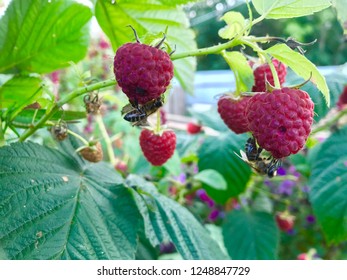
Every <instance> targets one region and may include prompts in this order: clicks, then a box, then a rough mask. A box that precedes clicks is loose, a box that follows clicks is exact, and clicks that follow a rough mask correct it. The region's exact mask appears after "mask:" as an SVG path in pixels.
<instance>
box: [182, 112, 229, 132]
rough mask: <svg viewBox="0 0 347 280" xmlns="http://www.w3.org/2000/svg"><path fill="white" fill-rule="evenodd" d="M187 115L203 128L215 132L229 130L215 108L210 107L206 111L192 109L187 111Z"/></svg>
mask: <svg viewBox="0 0 347 280" xmlns="http://www.w3.org/2000/svg"><path fill="white" fill-rule="evenodd" d="M188 111H189V113H190V114H191V115H192V116H193V117H194V118H195V119H196V120H198V121H199V122H201V124H202V125H203V126H207V127H209V128H212V129H214V130H217V131H222V132H223V131H227V130H228V129H229V128H228V127H227V126H226V125H225V123H224V122H223V121H222V119H221V117H220V115H219V113H218V111H217V106H215V107H212V108H210V109H207V110H200V111H197V110H194V109H193V108H189V109H188Z"/></svg>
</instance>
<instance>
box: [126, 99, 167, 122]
mask: <svg viewBox="0 0 347 280" xmlns="http://www.w3.org/2000/svg"><path fill="white" fill-rule="evenodd" d="M163 104H164V100H163V97H162V96H160V97H158V98H156V99H153V100H151V101H149V102H147V103H145V104H143V105H139V104H132V103H129V104H127V105H125V106H124V107H123V109H122V115H124V119H125V120H126V121H128V122H131V123H132V125H136V126H146V125H148V122H147V117H148V116H150V115H152V114H154V113H155V112H156V111H157V110H158V109H159V108H160V107H162V106H163Z"/></svg>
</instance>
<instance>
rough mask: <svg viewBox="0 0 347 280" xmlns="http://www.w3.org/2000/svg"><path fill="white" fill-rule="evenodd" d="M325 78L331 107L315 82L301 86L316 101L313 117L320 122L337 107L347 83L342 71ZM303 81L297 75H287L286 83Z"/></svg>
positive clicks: (293, 83) (291, 83)
mask: <svg viewBox="0 0 347 280" xmlns="http://www.w3.org/2000/svg"><path fill="white" fill-rule="evenodd" d="M325 79H326V82H327V85H328V88H329V93H330V94H329V95H330V107H328V106H327V104H326V102H324V97H323V94H322V92H321V91H320V90H319V89H317V87H316V86H315V85H314V84H313V83H311V82H308V83H307V84H305V85H304V86H303V87H301V88H300V89H302V90H304V91H306V92H307V93H308V94H309V95H310V97H311V99H312V101H313V103H314V116H313V117H314V121H315V122H316V123H317V122H319V121H320V120H321V119H322V118H324V117H325V116H326V114H327V113H328V112H329V111H330V109H331V108H334V107H335V105H336V102H337V100H338V99H339V96H340V94H341V93H342V91H343V88H344V86H345V85H346V84H347V77H346V75H343V74H342V73H335V74H329V75H327V76H325ZM302 82H303V80H302V79H301V78H299V77H298V76H296V75H291V74H289V75H287V78H286V84H289V85H296V84H300V83H302Z"/></svg>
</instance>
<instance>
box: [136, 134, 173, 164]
mask: <svg viewBox="0 0 347 280" xmlns="http://www.w3.org/2000/svg"><path fill="white" fill-rule="evenodd" d="M140 146H141V149H142V152H143V154H144V156H145V158H146V159H147V160H148V161H149V162H150V163H151V164H152V165H155V166H160V165H163V164H164V163H165V162H166V161H167V160H168V159H169V158H171V157H172V155H173V153H174V151H175V148H176V134H175V133H174V132H173V131H171V130H166V131H164V132H163V133H162V134H161V135H158V134H155V133H154V132H153V131H151V130H148V129H144V130H142V131H141V134H140Z"/></svg>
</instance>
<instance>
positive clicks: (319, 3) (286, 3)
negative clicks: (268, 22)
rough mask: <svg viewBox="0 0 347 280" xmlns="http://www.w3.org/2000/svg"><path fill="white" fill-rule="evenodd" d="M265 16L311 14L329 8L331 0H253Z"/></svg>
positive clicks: (284, 16)
mask: <svg viewBox="0 0 347 280" xmlns="http://www.w3.org/2000/svg"><path fill="white" fill-rule="evenodd" d="M252 3H253V5H254V7H255V9H256V10H257V12H258V13H259V14H260V15H263V16H265V18H273V19H278V18H293V17H302V16H307V15H311V14H313V13H316V12H319V11H321V10H324V9H326V8H328V7H329V6H330V5H331V3H330V0H252Z"/></svg>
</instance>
